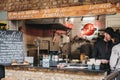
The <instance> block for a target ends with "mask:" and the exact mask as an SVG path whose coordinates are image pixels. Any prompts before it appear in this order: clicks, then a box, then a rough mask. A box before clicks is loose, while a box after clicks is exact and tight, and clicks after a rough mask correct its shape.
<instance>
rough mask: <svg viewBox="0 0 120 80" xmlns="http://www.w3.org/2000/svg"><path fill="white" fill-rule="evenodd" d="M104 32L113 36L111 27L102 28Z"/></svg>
mask: <svg viewBox="0 0 120 80" xmlns="http://www.w3.org/2000/svg"><path fill="white" fill-rule="evenodd" d="M104 32H105V33H108V34H109V35H110V36H111V37H112V38H113V37H114V30H113V29H112V28H111V27H107V28H106V29H105V30H104Z"/></svg>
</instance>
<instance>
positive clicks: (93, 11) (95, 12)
mask: <svg viewBox="0 0 120 80" xmlns="http://www.w3.org/2000/svg"><path fill="white" fill-rule="evenodd" d="M104 11H105V10H104V9H98V10H92V11H90V12H89V14H93V13H94V14H98V13H103V12H104Z"/></svg>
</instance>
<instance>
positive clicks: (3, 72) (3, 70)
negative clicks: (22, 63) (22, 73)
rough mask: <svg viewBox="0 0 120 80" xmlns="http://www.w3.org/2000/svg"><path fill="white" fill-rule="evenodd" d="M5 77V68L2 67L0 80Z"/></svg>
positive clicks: (0, 66) (0, 68) (0, 67)
mask: <svg viewBox="0 0 120 80" xmlns="http://www.w3.org/2000/svg"><path fill="white" fill-rule="evenodd" d="M4 77H5V67H4V66H3V65H0V80H1V79H2V78H4Z"/></svg>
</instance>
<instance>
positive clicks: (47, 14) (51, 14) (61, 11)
mask: <svg viewBox="0 0 120 80" xmlns="http://www.w3.org/2000/svg"><path fill="white" fill-rule="evenodd" d="M64 12H65V10H64V9H56V10H55V11H54V12H51V11H50V10H44V13H43V17H62V16H65V15H64Z"/></svg>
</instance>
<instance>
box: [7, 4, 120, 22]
mask: <svg viewBox="0 0 120 80" xmlns="http://www.w3.org/2000/svg"><path fill="white" fill-rule="evenodd" d="M113 13H120V2H118V3H116V4H111V3H105V4H95V5H84V6H74V7H64V8H52V9H42V10H28V11H19V12H8V19H9V20H20V19H39V18H59V17H77V16H92V15H102V14H113Z"/></svg>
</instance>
